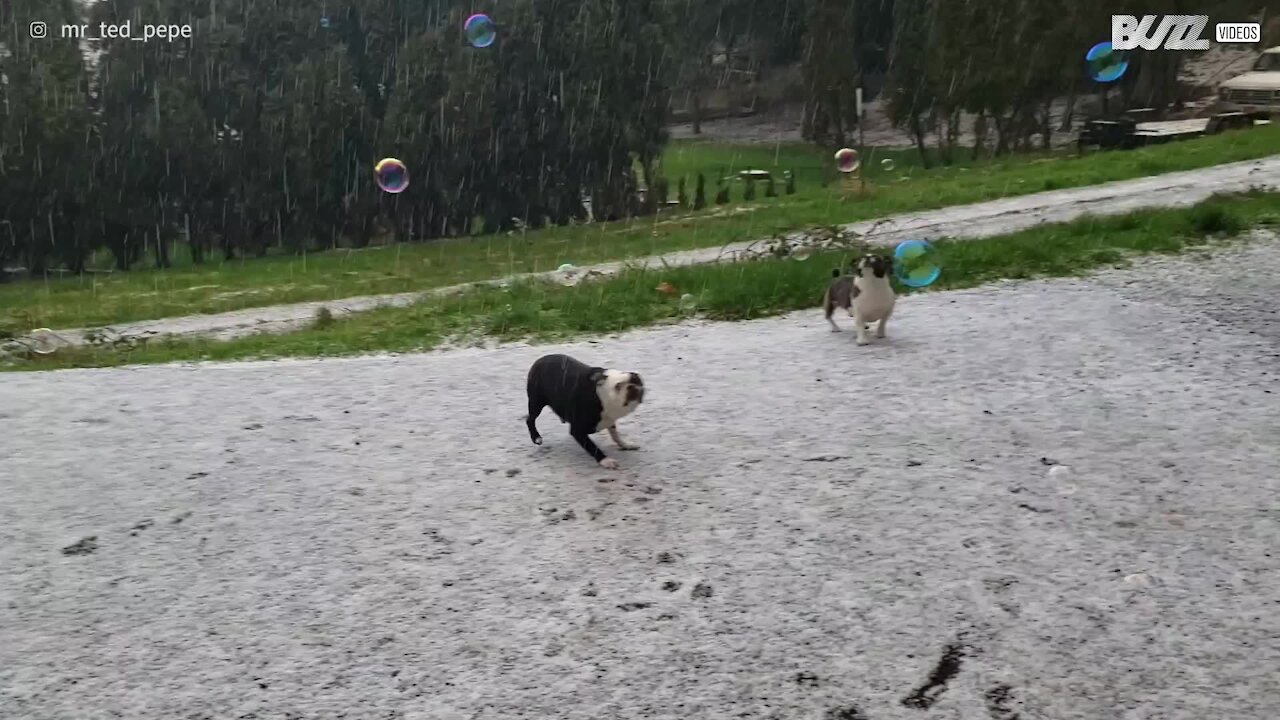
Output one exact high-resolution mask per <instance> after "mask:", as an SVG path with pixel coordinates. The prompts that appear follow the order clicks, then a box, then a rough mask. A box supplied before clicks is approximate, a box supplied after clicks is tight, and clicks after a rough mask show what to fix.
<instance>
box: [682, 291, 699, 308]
mask: <svg viewBox="0 0 1280 720" xmlns="http://www.w3.org/2000/svg"><path fill="white" fill-rule="evenodd" d="M697 306H698V298H696V297H694V296H693V295H691V294H689V293H685V294H683V295H681V296H680V307H681V308H683V309H685V310H692V309H694V308H695V307H697Z"/></svg>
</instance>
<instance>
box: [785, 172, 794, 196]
mask: <svg viewBox="0 0 1280 720" xmlns="http://www.w3.org/2000/svg"><path fill="white" fill-rule="evenodd" d="M785 178H786V181H787V186H786V192H787V194H788V195H795V194H796V174H795V173H793V172H791V171H790V170H788V171H787V172H786V174H785Z"/></svg>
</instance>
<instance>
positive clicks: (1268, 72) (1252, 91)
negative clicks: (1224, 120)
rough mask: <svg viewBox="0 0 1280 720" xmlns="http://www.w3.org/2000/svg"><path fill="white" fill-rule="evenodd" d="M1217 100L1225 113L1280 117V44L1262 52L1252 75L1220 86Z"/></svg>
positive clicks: (1233, 79)
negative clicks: (1275, 115) (1278, 115)
mask: <svg viewBox="0 0 1280 720" xmlns="http://www.w3.org/2000/svg"><path fill="white" fill-rule="evenodd" d="M1218 100H1219V101H1220V102H1219V106H1220V108H1221V109H1222V110H1223V111H1226V112H1242V113H1246V114H1248V115H1270V114H1272V113H1276V114H1280V45H1277V46H1276V47H1273V48H1267V49H1266V50H1263V51H1262V54H1261V55H1259V56H1258V60H1257V62H1255V63H1254V64H1253V69H1252V70H1250V71H1249V72H1246V73H1244V74H1243V75H1237V76H1235V77H1233V78H1231V79H1230V80H1227V81H1226V82H1224V83H1222V84H1221V85H1219V86H1218Z"/></svg>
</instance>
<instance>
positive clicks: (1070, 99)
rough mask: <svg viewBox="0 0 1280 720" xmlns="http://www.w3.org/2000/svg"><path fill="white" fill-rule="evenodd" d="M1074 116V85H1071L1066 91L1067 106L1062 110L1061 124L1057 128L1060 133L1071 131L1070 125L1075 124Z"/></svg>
mask: <svg viewBox="0 0 1280 720" xmlns="http://www.w3.org/2000/svg"><path fill="white" fill-rule="evenodd" d="M1075 115H1076V84H1075V83H1071V89H1070V90H1069V91H1067V105H1066V107H1064V108H1063V109H1062V124H1061V125H1059V126H1058V130H1059V131H1060V132H1067V131H1069V130H1071V125H1072V123H1074V122H1075Z"/></svg>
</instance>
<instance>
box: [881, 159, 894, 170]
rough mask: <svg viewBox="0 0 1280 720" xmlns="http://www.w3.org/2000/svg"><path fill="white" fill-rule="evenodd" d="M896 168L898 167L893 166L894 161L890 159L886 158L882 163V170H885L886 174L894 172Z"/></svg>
mask: <svg viewBox="0 0 1280 720" xmlns="http://www.w3.org/2000/svg"><path fill="white" fill-rule="evenodd" d="M894 167H896V166H895V165H894V164H893V160H892V159H890V158H885V159H883V160H881V161H880V169H881V170H884V171H885V172H893V168H894Z"/></svg>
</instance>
